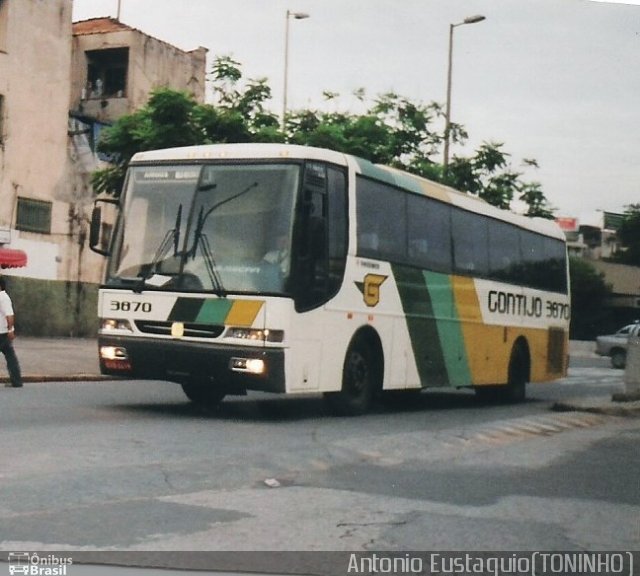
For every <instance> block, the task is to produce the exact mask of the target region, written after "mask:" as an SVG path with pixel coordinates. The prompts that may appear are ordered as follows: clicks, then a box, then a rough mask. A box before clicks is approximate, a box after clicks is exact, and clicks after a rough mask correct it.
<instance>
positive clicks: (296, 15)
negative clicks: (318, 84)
mask: <svg viewBox="0 0 640 576" xmlns="http://www.w3.org/2000/svg"><path fill="white" fill-rule="evenodd" d="M292 16H293V18H294V19H295V20H304V19H305V18H309V14H306V13H304V12H291V10H287V14H286V17H285V25H284V91H283V96H282V132H283V133H284V130H285V123H286V119H287V92H288V82H289V19H290V18H291V17H292Z"/></svg>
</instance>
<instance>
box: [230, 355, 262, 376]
mask: <svg viewBox="0 0 640 576" xmlns="http://www.w3.org/2000/svg"><path fill="white" fill-rule="evenodd" d="M229 367H230V368H231V370H232V371H233V372H248V373H249V374H264V373H265V371H266V369H267V364H266V363H265V361H264V360H262V359H260V358H231V362H230V366H229Z"/></svg>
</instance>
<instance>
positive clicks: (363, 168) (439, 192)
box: [131, 143, 565, 240]
mask: <svg viewBox="0 0 640 576" xmlns="http://www.w3.org/2000/svg"><path fill="white" fill-rule="evenodd" d="M278 158H281V159H282V160H317V161H324V162H329V163H332V164H337V165H339V166H352V167H354V169H355V170H356V172H358V173H360V174H362V175H363V176H366V177H370V178H374V179H376V180H380V181H383V182H386V183H388V184H391V185H393V186H397V187H399V188H403V189H404V190H407V191H409V192H414V193H417V194H423V195H425V196H429V197H431V198H435V199H437V200H440V201H441V202H445V203H447V204H452V205H454V206H458V207H459V208H462V209H465V210H469V211H471V212H475V213H478V214H483V215H485V216H489V217H491V218H495V219H498V220H502V221H504V222H509V223H511V224H513V225H515V226H519V227H521V228H525V229H528V230H531V231H533V232H537V233H539V234H544V235H545V236H551V237H555V238H558V239H561V240H564V239H565V236H564V232H563V231H562V230H561V228H560V227H559V226H558V225H557V224H556V223H555V222H554V221H553V220H548V219H545V218H529V217H527V216H523V215H520V214H516V213H514V212H511V211H509V210H502V209H500V208H497V207H495V206H492V205H491V204H489V203H487V202H485V201H484V200H481V199H480V198H477V197H475V196H472V195H470V194H466V193H464V192H460V191H458V190H455V189H454V188H451V187H449V186H445V185H443V184H439V183H437V182H433V181H432V180H427V179H426V178H422V177H421V176H417V175H415V174H410V173H408V172H404V171H402V170H399V169H396V168H391V167H389V166H383V165H380V164H373V163H372V162H370V161H368V160H365V159H363V158H359V157H357V156H352V155H349V154H344V153H342V152H336V151H334V150H328V149H324V148H314V147H311V146H298V145H292V144H266V143H265V144H263V143H256V144H204V145H200V146H185V147H180V148H166V149H163V150H150V151H145V152H138V153H137V154H135V155H134V156H133V158H132V159H131V164H139V163H142V164H147V163H155V162H163V163H166V162H188V161H196V162H198V161H206V160H262V159H278Z"/></svg>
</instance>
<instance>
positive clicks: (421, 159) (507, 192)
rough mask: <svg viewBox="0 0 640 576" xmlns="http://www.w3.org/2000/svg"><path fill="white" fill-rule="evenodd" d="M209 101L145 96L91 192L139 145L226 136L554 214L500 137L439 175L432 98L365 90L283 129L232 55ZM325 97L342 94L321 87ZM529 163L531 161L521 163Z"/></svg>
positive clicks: (115, 185) (115, 175) (213, 77)
mask: <svg viewBox="0 0 640 576" xmlns="http://www.w3.org/2000/svg"><path fill="white" fill-rule="evenodd" d="M209 79H210V81H211V83H212V88H213V96H214V103H213V104H198V103H197V102H195V101H194V99H193V98H192V97H191V96H189V95H188V94H186V93H183V92H177V91H174V90H170V89H166V88H162V89H157V90H155V91H154V92H153V93H152V94H151V97H150V99H149V102H148V103H147V104H146V106H144V107H143V108H141V109H140V110H138V111H137V112H134V113H133V114H131V115H128V116H124V117H123V118H121V119H120V120H118V121H117V122H116V123H115V124H114V125H113V126H112V127H110V128H108V129H106V130H105V131H104V132H103V134H104V136H103V138H102V139H101V141H100V143H99V145H98V149H99V151H101V152H103V153H107V154H109V155H111V156H112V158H113V159H114V162H113V165H112V166H111V167H109V168H106V169H103V170H99V171H97V172H96V173H95V174H94V176H93V179H92V183H93V186H94V190H95V191H96V192H98V193H100V192H106V193H111V194H118V191H119V190H120V188H121V186H122V182H123V180H124V173H125V168H126V166H127V164H128V162H129V160H130V159H131V157H132V156H133V154H135V153H136V152H138V151H141V150H151V149H155V148H164V147H175V146H188V145H193V144H206V143H231V142H290V143H293V144H300V145H306V146H319V147H323V148H330V149H333V150H337V151H339V152H345V153H349V154H354V155H356V156H360V157H363V158H365V159H367V160H370V161H371V162H374V163H379V164H386V165H390V166H393V167H396V168H400V169H403V170H407V171H409V172H412V173H414V174H418V175H420V176H424V177H426V178H429V179H432V180H435V181H437V182H442V183H444V184H447V185H450V186H452V187H454V188H456V189H458V190H461V191H465V192H468V193H470V194H474V195H477V196H479V197H480V198H482V199H484V200H486V201H487V202H489V203H490V204H493V205H495V206H498V207H500V208H503V209H510V208H511V207H512V205H513V202H514V200H520V201H521V202H524V203H525V204H526V205H527V206H528V211H527V215H529V216H543V217H545V218H550V217H552V211H551V209H550V208H549V207H548V204H547V201H546V198H545V197H544V193H543V192H542V187H541V186H540V184H539V183H535V182H534V183H529V182H525V181H523V180H522V174H521V173H519V172H516V171H514V170H513V169H512V168H511V167H510V164H509V162H508V158H509V154H507V153H506V152H504V151H503V149H502V148H503V144H501V143H486V142H485V143H483V144H482V145H481V146H480V147H479V148H478V149H477V150H476V151H475V153H474V155H473V156H471V157H468V158H465V157H459V156H455V157H454V158H453V161H452V163H451V164H450V167H449V170H447V173H446V174H445V173H444V171H443V167H442V165H441V164H440V162H439V161H438V160H437V158H439V157H440V149H441V147H442V143H443V134H442V132H441V131H439V130H437V129H435V128H434V124H435V123H436V122H438V121H441V120H442V117H443V111H442V106H441V105H440V104H438V103H436V102H430V103H426V104H425V103H422V102H413V101H411V100H409V99H408V98H405V97H403V96H399V95H398V94H395V93H393V92H388V93H386V94H382V95H380V96H378V97H377V98H375V99H373V100H371V101H369V100H368V99H367V95H366V92H365V90H364V89H362V88H360V89H358V90H357V91H355V92H354V96H355V97H356V99H357V100H358V102H359V103H360V104H361V105H362V106H365V107H366V110H365V111H364V112H363V113H361V114H355V113H351V112H344V111H330V112H329V111H321V110H311V109H305V110H298V111H293V112H291V113H288V114H287V121H286V125H285V129H284V133H283V132H282V131H281V129H280V124H279V120H278V117H277V116H276V115H275V114H273V113H272V112H270V111H269V110H268V109H267V108H266V103H267V102H268V101H269V100H270V98H271V89H270V88H269V86H268V84H267V80H266V78H260V79H253V80H251V79H250V80H247V81H246V82H245V81H243V76H242V70H241V66H240V64H239V63H238V62H237V61H235V60H233V58H231V57H230V56H220V57H217V58H216V59H215V61H214V64H213V67H212V71H211V73H210V75H209ZM323 95H324V97H325V99H326V100H329V101H331V100H333V101H336V100H337V98H338V97H339V95H338V94H337V93H335V92H330V91H325V92H324V93H323ZM467 138H468V135H467V133H466V131H465V129H464V127H462V126H460V125H458V124H453V125H452V126H451V139H452V142H454V143H463V142H464V141H465V140H466V139H467ZM525 163H528V164H529V165H535V162H534V161H525Z"/></svg>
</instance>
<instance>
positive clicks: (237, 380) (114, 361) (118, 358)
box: [98, 336, 285, 394]
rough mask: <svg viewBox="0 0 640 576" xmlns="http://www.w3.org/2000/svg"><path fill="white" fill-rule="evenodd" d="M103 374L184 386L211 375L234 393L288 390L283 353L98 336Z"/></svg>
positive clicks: (173, 341)
mask: <svg viewBox="0 0 640 576" xmlns="http://www.w3.org/2000/svg"><path fill="white" fill-rule="evenodd" d="M98 350H99V359H100V371H101V373H102V374H105V375H109V376H124V377H127V378H140V379H145V380H170V381H174V382H180V383H184V382H186V381H189V380H190V379H192V378H197V379H200V378H203V377H208V378H211V379H212V380H214V382H217V383H218V384H219V385H221V386H224V387H225V388H226V389H228V393H229V394H234V393H236V394H243V393H244V392H246V391H247V390H262V391H264V392H285V377H284V350H283V349H282V348H266V347H261V346H226V345H221V344H210V343H207V342H204V343H203V342H190V341H189V342H187V341H184V340H165V339H153V338H137V337H127V336H108V337H106V336H99V337H98Z"/></svg>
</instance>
